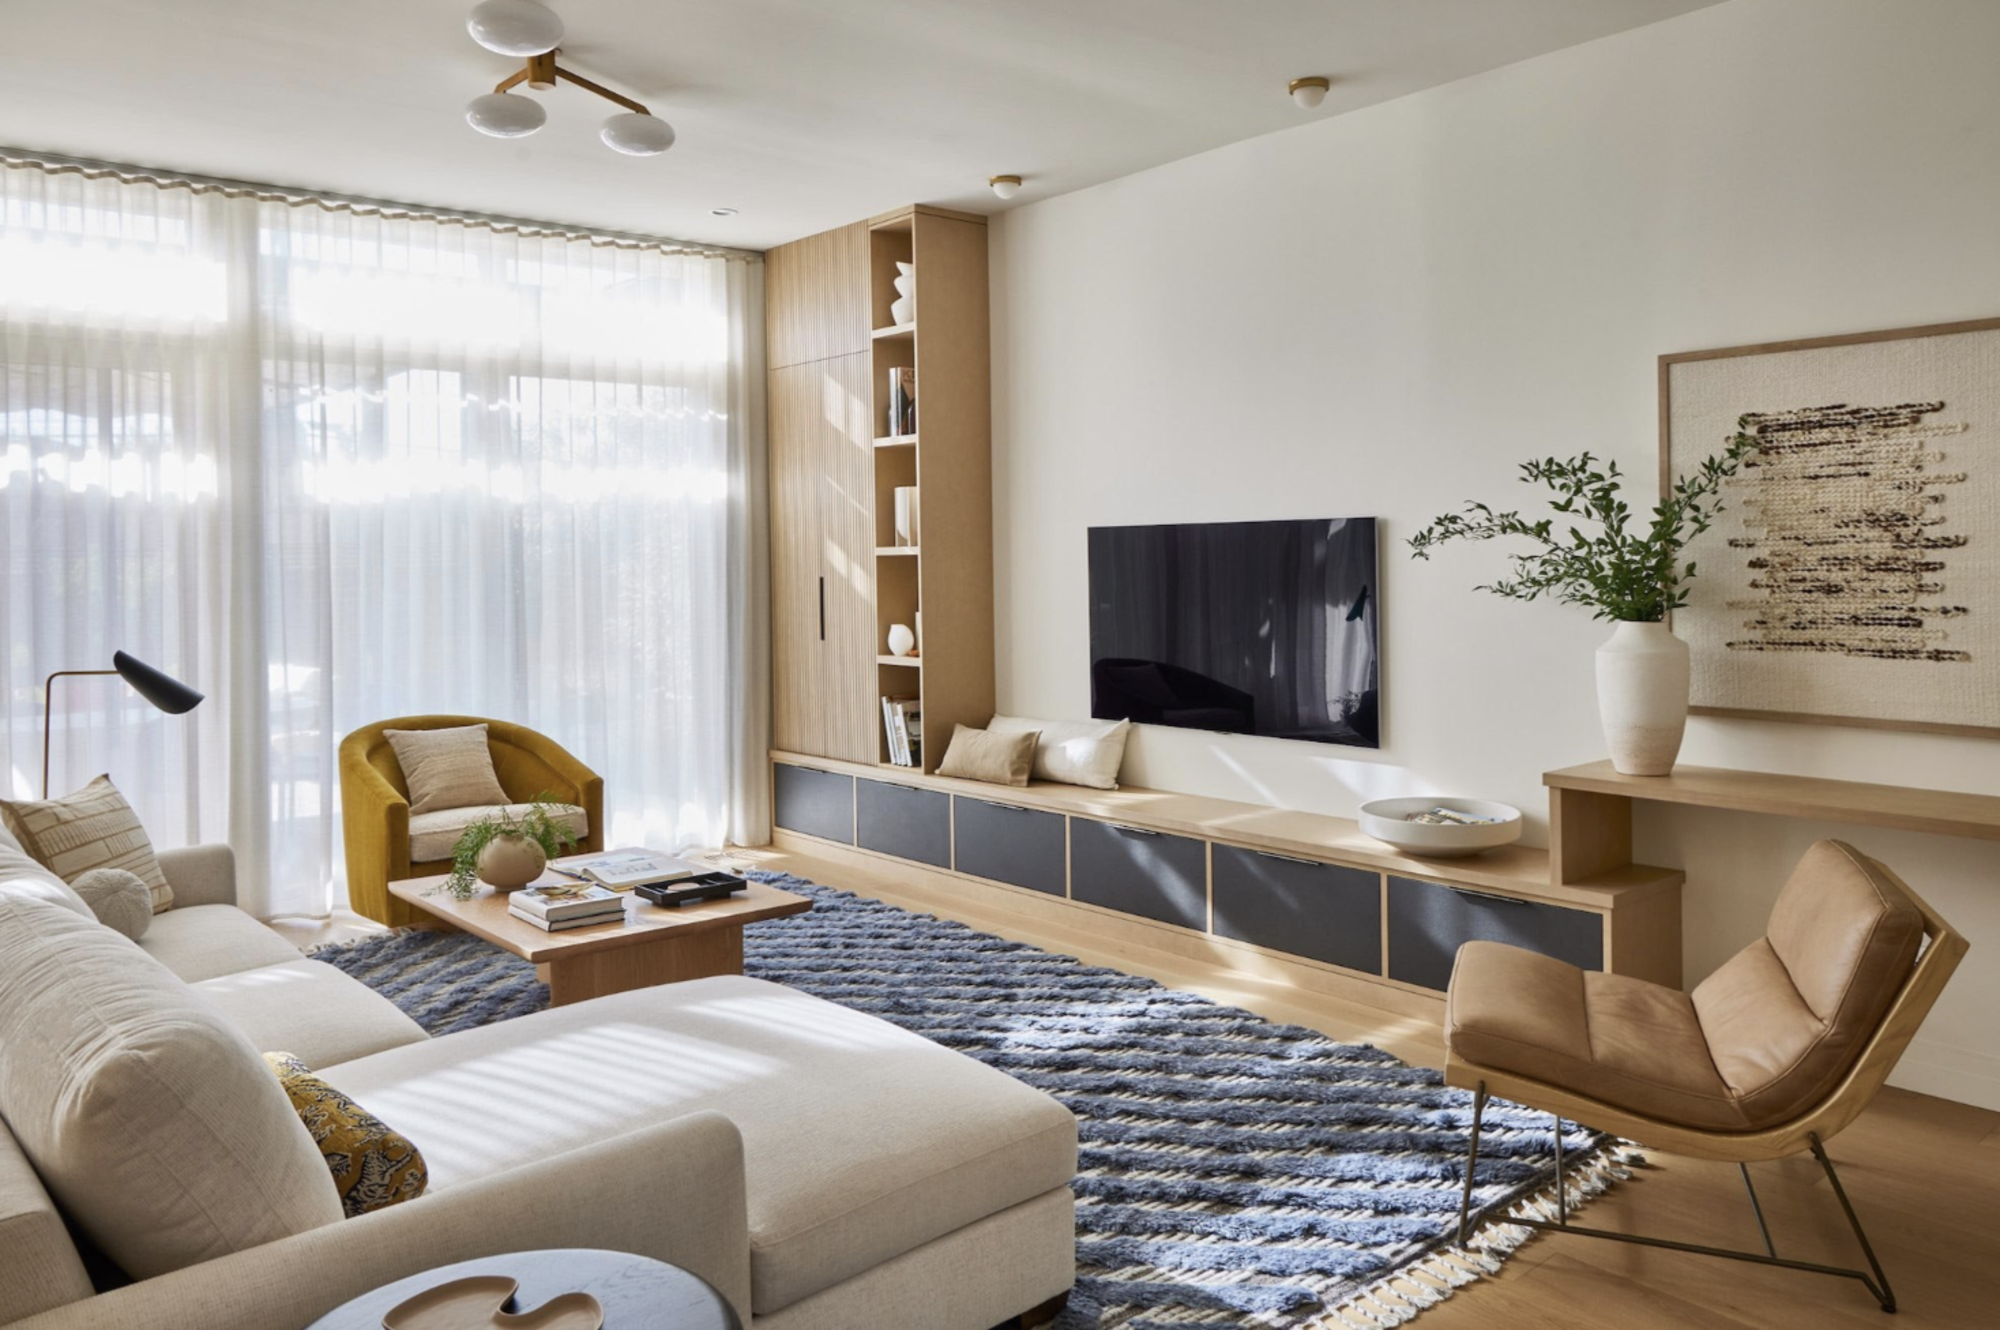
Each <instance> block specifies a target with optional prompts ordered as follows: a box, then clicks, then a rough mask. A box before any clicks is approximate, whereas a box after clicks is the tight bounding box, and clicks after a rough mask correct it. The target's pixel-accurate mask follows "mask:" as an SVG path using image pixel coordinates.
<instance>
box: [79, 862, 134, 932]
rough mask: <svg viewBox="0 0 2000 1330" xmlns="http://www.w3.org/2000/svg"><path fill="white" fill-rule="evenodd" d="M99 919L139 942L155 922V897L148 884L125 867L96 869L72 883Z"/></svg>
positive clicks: (107, 925) (100, 921) (101, 922)
mask: <svg viewBox="0 0 2000 1330" xmlns="http://www.w3.org/2000/svg"><path fill="white" fill-rule="evenodd" d="M69 885H70V890H72V891H74V892H75V893H76V894H77V895H79V896H81V897H83V903H84V904H85V905H87V906H89V907H90V912H91V914H92V915H93V916H95V917H96V919H97V922H98V923H100V924H103V925H104V926H105V927H106V928H112V929H116V930H117V931H118V932H120V933H123V934H124V935H125V936H126V937H129V938H131V939H132V940H133V941H134V942H137V941H138V940H139V939H140V938H142V937H144V936H146V928H147V926H148V925H150V924H151V923H152V922H153V897H152V893H151V892H149V891H147V890H146V884H145V883H144V882H141V881H140V880H139V879H138V878H136V877H134V876H133V875H132V874H130V873H128V872H126V871H125V870H124V869H122V868H93V869H91V870H90V871H89V872H88V873H85V874H84V875H83V876H82V877H80V878H78V879H77V880H76V881H74V882H72V883H70V884H69Z"/></svg>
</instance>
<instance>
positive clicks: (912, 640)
mask: <svg viewBox="0 0 2000 1330" xmlns="http://www.w3.org/2000/svg"><path fill="white" fill-rule="evenodd" d="M916 649H917V635H916V634H915V633H913V632H911V631H910V625H908V624H906V623H892V624H890V625H889V654H890V655H892V656H907V655H909V654H910V653H911V652H912V651H915V650H916Z"/></svg>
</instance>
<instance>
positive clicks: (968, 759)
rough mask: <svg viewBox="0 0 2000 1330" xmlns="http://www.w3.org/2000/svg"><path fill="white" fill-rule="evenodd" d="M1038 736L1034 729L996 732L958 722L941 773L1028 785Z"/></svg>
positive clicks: (988, 782) (1002, 783) (943, 774)
mask: <svg viewBox="0 0 2000 1330" xmlns="http://www.w3.org/2000/svg"><path fill="white" fill-rule="evenodd" d="M1036 737H1037V736H1036V734H1035V732H1034V731H1033V730H1023V731H1022V732H1021V733H1019V734H994V733H993V732H992V731H990V730H974V729H968V728H967V727H966V726H963V725H954V726H952V727H951V746H950V747H949V748H947V749H945V750H944V762H943V763H942V764H940V765H939V767H938V775H940V776H956V777H958V778H959V779H960V780H983V781H985V782H986V783H987V784H988V785H1026V784H1027V783H1028V773H1029V772H1030V771H1031V770H1033V769H1034V765H1035V739H1036Z"/></svg>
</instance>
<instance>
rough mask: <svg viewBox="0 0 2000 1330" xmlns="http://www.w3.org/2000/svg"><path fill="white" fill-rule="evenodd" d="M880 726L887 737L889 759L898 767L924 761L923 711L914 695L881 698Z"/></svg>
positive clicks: (919, 764) (920, 764) (915, 764)
mask: <svg viewBox="0 0 2000 1330" xmlns="http://www.w3.org/2000/svg"><path fill="white" fill-rule="evenodd" d="M882 727H883V731H884V733H885V734H886V735H887V736H888V740H889V760H890V761H891V762H893V763H895V764H896V765H897V766H899V767H919V766H922V765H923V763H924V731H923V712H922V711H921V710H920V709H919V707H918V704H917V699H916V698H914V697H884V698H883V699H882Z"/></svg>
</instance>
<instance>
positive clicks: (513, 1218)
mask: <svg viewBox="0 0 2000 1330" xmlns="http://www.w3.org/2000/svg"><path fill="white" fill-rule="evenodd" d="M160 858H161V863H162V867H163V868H164V869H165V870H166V872H167V875H168V877H169V879H170V881H171V882H172V884H173V887H174V892H175V902H176V904H175V908H174V909H172V910H170V911H168V912H166V913H164V914H160V915H157V916H155V917H154V919H153V921H152V923H151V925H150V926H149V928H148V930H147V932H146V934H145V936H144V937H143V938H142V939H141V941H140V943H139V944H138V945H136V946H135V945H134V944H133V943H131V942H130V941H128V940H127V939H126V938H124V937H123V936H122V935H120V934H118V933H116V932H114V931H113V930H111V929H109V928H106V927H105V926H103V925H102V924H99V923H97V922H96V921H95V919H94V918H92V917H90V916H89V914H88V911H87V909H86V910H83V911H81V912H79V911H77V910H73V909H70V908H67V907H66V906H65V905H64V904H63V903H61V902H59V901H52V900H51V899H49V889H48V888H47V887H46V885H43V884H37V885H36V886H35V887H34V889H32V890H30V889H27V888H26V887H25V885H24V884H21V883H18V882H14V881H10V880H9V879H8V878H7V877H6V876H5V874H4V873H0V1118H4V1119H5V1122H6V1126H7V1128H8V1130H6V1131H0V1238H4V1239H5V1241H6V1242H7V1244H8V1248H9V1260H8V1261H7V1262H4V1263H0V1324H10V1325H19V1326H20V1327H22V1328H23V1330H58V1328H59V1327H63V1328H70V1327H112V1328H114V1330H118V1328H122V1327H131V1328H132V1330H138V1328H139V1327H146V1328H147V1330H169V1328H171V1327H188V1328H189V1330H194V1327H201V1328H202V1330H226V1328H227V1327H243V1330H284V1328H286V1327H303V1326H305V1325H307V1324H309V1323H310V1322H311V1321H313V1320H314V1319H315V1318H317V1317H318V1316H319V1315H321V1314H322V1313H324V1312H326V1311H328V1310H330V1309H332V1308H333V1307H335V1306H338V1305H339V1304H340V1303H342V1302H344V1301H346V1300H348V1299H349V1298H351V1297H354V1296H355V1295H357V1294H359V1293H362V1292H365V1291H367V1290H369V1289H372V1288H375V1287H379V1286H380V1285H382V1284H385V1283H388V1282H391V1281H393V1280H396V1279H400V1278H402V1277H404V1276H406V1275H410V1274H414V1273H418V1272H421V1271H423V1270H426V1269H429V1268H431V1267H434V1266H438V1265H442V1264H448V1263H450V1262H454V1261H459V1260H464V1259H467V1258H470V1257H474V1256H483V1255H492V1254H499V1253H504V1252H508V1251H518V1250H522V1249H526V1248H537V1247H603V1248H611V1249H615V1250H623V1251H631V1252H636V1253H638V1254H641V1255H646V1256H652V1257H656V1258H658V1259H660V1260H665V1261H669V1262H672V1263H674V1264H676V1265H680V1266H682V1267H683V1268H686V1269H689V1270H691V1271H693V1272H694V1273H696V1274H699V1275H700V1276H702V1277H703V1278H704V1279H707V1280H708V1281H709V1282H710V1283H711V1284H713V1285H714V1286H715V1287H716V1288H717V1289H718V1290H719V1291H720V1292H721V1293H722V1294H723V1296H725V1297H726V1298H727V1299H728V1300H729V1301H730V1303H731V1304H732V1305H733V1306H734V1307H735V1308H736V1310H737V1312H738V1314H739V1315H740V1316H741V1317H742V1318H743V1320H744V1323H745V1324H746V1325H754V1326H763V1327H772V1328H773V1330H784V1328H785V1327H811V1328H812V1330H842V1328H843V1327H855V1328H856V1330H859V1328H860V1327H864V1326H865V1327H871V1328H872V1327H909V1328H910V1330H952V1328H953V1327H958V1328H960V1330H988V1327H991V1326H993V1325H995V1324H996V1323H998V1322H1000V1321H1003V1320H1007V1319H1009V1318H1012V1317H1015V1316H1018V1315H1020V1314H1022V1313H1025V1312H1027V1311H1029V1310H1030V1309H1032V1308H1035V1307H1037V1306H1040V1305H1042V1304H1045V1303H1047V1302H1048V1301H1050V1300H1051V1299H1053V1298H1056V1297H1058V1296H1059V1295H1061V1294H1062V1293H1063V1292H1064V1291H1066V1290H1067V1289H1068V1287H1069V1285H1070V1283H1071V1282H1072V1279H1073V1277H1074V1217H1073V1203H1072V1198H1071V1194H1070V1191H1069V1182H1070V1179H1071V1177H1072V1176H1073V1174H1074V1172H1075V1167H1076V1123H1075V1120H1074V1118H1072V1117H1071V1115H1070V1114H1069V1112H1068V1111H1067V1110H1066V1109H1064V1108H1063V1107H1062V1106H1061V1105H1060V1104H1058V1103H1056V1102H1055V1101H1054V1100H1053V1099H1051V1098H1049V1097H1048V1096H1046V1095H1044V1094H1042V1093H1040V1092H1039V1091H1036V1090H1034V1089H1032V1088H1030V1087H1028V1086H1026V1085H1023V1084H1021V1083H1020V1082H1018V1081H1015V1080H1014V1079H1012V1078H1011V1077H1008V1076H1006V1075H1004V1074H1002V1073H1000V1072H998V1071H995V1070H993V1069H992V1068H989V1067H986V1066H984V1065H982V1064H981V1063H979V1062H976V1061H974V1060H973V1059H970V1058H967V1057H964V1056H962V1055H960V1054H958V1053H955V1052H952V1051H950V1050H948V1049H945V1048H942V1047H940V1046H938V1045H936V1044H933V1043H931V1042H930V1041H928V1040H925V1039H923V1038H920V1037H919V1036H916V1035H913V1034H910V1033H908V1032H907V1031H904V1030H901V1029H898V1028H897V1027H895V1026H892V1025H889V1024H887V1023H886V1022H883V1021H880V1020H877V1019H875V1018H873V1017H870V1016H867V1015H864V1014H861V1013H858V1012H855V1011H852V1010H849V1009H847V1008H844V1007H840V1006H837V1005H835V1004H832V1003H828V1002H824V1001H821V1000H819V999H817V998H813V997H810V996H807V995H805V994H802V993H799V992H796V991H794V990H791V989H787V988H784V987H782V986H779V985H776V984H769V983H764V982H762V981H759V980H754V979H747V978H741V977H730V978H719V979H705V980H699V981H695V982H692V983H685V984H673V985H667V986H664V987H659V988H652V989H645V990H641V991H638V992H632V993H623V994H618V995H616V996H612V997H607V998H600V999H596V1000H594V1001H590V1002H584V1003H578V1004H576V1005H574V1006H569V1007H562V1008H557V1009H553V1010H549V1011H544V1012H541V1013H538V1014H536V1015H533V1016H528V1017H523V1018H520V1019H517V1020H512V1021H506V1022H502V1023H499V1024H496V1025H490V1026H485V1027H482V1028H478V1029H473V1030H466V1031H461V1032H459V1033H455V1034H450V1035H446V1036H442V1037H440V1038H436V1039H430V1038H427V1037H425V1035H424V1034H423V1032H422V1031H421V1030H420V1029H419V1028H418V1027H417V1026H416V1025H415V1024H414V1023H413V1022H411V1021H410V1020H409V1019H408V1018H407V1017H405V1016H404V1015H403V1014H402V1013H401V1012H400V1011H398V1010H397V1009H396V1008H395V1007H394V1005H393V1004H391V1003H389V1002H387V1001H386V1000H384V999H383V998H381V997H380V996H379V995H377V994H375V993H374V992H372V991H371V990H369V989H368V988H366V987H365V986H363V985H361V984H359V983H357V982H355V981H354V980H353V979H351V978H349V977H348V976H346V975H344V974H342V973H340V972H339V971H337V970H335V969H333V968H332V967H331V966H327V965H323V964H321V963H320V962H317V961H310V960H306V959H304V958H302V957H301V956H300V955H299V953H298V951H297V950H296V949H295V948H293V947H292V946H291V945H290V944H289V943H287V942H285V940H284V939H283V938H281V937H279V936H278V935H277V934H276V933H274V932H272V931H271V930H270V929H268V928H266V927H264V926H263V925H262V924H260V923H258V922H257V921H255V920H254V919H252V918H250V916H248V915H247V914H244V913H243V912H242V911H240V910H238V909H237V908H236V907H235V905H234V903H233V902H234V878H233V868H232V863H231V860H230V857H229V853H228V851H227V850H226V849H221V848H218V847H201V848H198V849H194V850H187V851H178V852H168V853H164V854H162V855H161V856H160ZM264 1051H285V1052H290V1053H294V1054H296V1055H298V1056H299V1057H300V1058H301V1059H303V1060H304V1061H306V1062H307V1063H308V1064H309V1065H310V1066H312V1067H313V1068H314V1069H315V1070H316V1072H317V1074H318V1075H319V1076H321V1077H322V1078H323V1079H324V1080H326V1081H327V1082H329V1083H330V1084H331V1085H333V1086H334V1087H335V1088H336V1089H338V1090H340V1091H342V1092H344V1093H346V1094H348V1095H350V1096H352V1097H353V1098H354V1099H355V1100H356V1101H357V1102H359V1103H360V1104H361V1105H362V1106H363V1107H364V1108H366V1109H368V1110H369V1111H370V1112H372V1113H374V1114H375V1115H377V1116H379V1117H380V1118H382V1119H383V1120H384V1121H385V1122H387V1123H389V1124H390V1125H391V1126H392V1127H394V1128H395V1129H396V1130H398V1131H400V1132H401V1133H403V1134H404V1135H405V1136H407V1137H408V1138H409V1139H410V1140H411V1141H412V1142H413V1143H414V1144H415V1145H416V1146H417V1147H418V1148H419V1149H420V1150H421V1151H422V1153H423V1155H424V1157H425V1161H426V1163H427V1165H428V1168H429V1174H430V1181H429V1187H428V1190H427V1191H426V1193H425V1194H424V1195H423V1196H421V1197H419V1198H417V1199H415V1200H413V1201H408V1202H405V1203H403V1204H400V1205H395V1206H391V1207H389V1208H387V1209H383V1210H378V1211H375V1212H373V1213H369V1214H365V1215H361V1216H359V1217H356V1218H351V1219H343V1218H341V1208H340V1202H339V1198H338V1195H337V1193H336V1192H335V1190H334V1185H333V1181H332V1178H331V1175H330V1173H329V1172H328V1171H327V1169H326V1167H325V1164H324V1162H323V1161H321V1160H320V1158H319V1155H318V1149H317V1147H316V1146H315V1145H314V1144H313V1142H312V1139H311V1137H310V1135H309V1134H307V1132H306V1130H305V1128H304V1126H303V1125H302V1124H301V1123H300V1122H299V1120H298V1117H297V1115H296V1114H295V1113H294V1112H293V1110H292V1108H291V1105H290V1103H289V1101H288V1100H287V1099H286V1098H285V1096H284V1094H283V1092H282V1090H280V1089H279V1088H278V1085H277V1080H276V1077H275V1076H273V1075H272V1074H271V1073H270V1071H269V1069H268V1068H266V1067H265V1065H264V1063H263V1060H262V1058H261V1057H260V1056H259V1054H260V1053H261V1052H264ZM65 1216H67V1218H68V1220H69V1221H70V1223H71V1224H73V1225H74V1226H75V1228H76V1229H77V1231H78V1232H79V1233H80V1234H81V1235H83V1240H84V1241H86V1242H90V1243H92V1244H94V1245H95V1246H96V1247H98V1248H100V1249H102V1251H103V1252H104V1253H105V1254H107V1255H109V1256H112V1257H114V1258H116V1259H117V1263H118V1264H120V1265H123V1266H124V1267H125V1268H126V1269H127V1270H128V1271H129V1272H130V1273H131V1274H133V1275H134V1276H137V1279H136V1282H133V1283H131V1284H129V1285H127V1286H125V1287H122V1288H115V1289H111V1290H110V1291H106V1292H97V1291H96V1290H95V1289H94V1287H93V1285H92V1283H91V1281H90V1279H89V1277H88V1276H87V1275H86V1273H85V1263H84V1259H83V1254H82V1253H81V1252H80V1251H79V1249H78V1247H77V1245H76V1240H74V1239H73V1238H72V1237H71V1234H70V1231H69V1228H68V1227H67V1226H66V1225H65V1222H64V1218H65Z"/></svg>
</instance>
